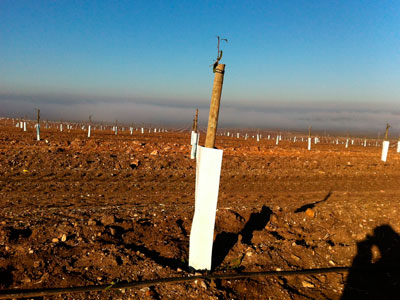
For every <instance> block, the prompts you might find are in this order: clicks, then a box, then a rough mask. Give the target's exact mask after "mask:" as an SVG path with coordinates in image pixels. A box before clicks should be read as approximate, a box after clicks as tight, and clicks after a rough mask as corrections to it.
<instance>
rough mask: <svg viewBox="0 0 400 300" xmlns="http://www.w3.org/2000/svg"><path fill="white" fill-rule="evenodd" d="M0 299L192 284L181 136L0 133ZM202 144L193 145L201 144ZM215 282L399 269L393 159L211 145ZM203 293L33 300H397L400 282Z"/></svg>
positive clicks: (245, 283)
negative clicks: (215, 170)
mask: <svg viewBox="0 0 400 300" xmlns="http://www.w3.org/2000/svg"><path fill="white" fill-rule="evenodd" d="M0 130H1V131H0V206H1V212H0V287H1V289H3V290H4V289H13V288H45V287H69V286H84V285H91V284H106V283H110V284H111V283H112V282H132V281H140V280H147V279H157V278H166V277H179V276H188V275H189V273H190V272H189V270H188V268H187V260H188V244H189V234H190V227H191V220H192V217H193V211H194V182H195V167H196V166H195V162H194V161H193V160H191V159H190V146H189V145H188V144H189V142H190V136H189V133H188V132H186V133H179V132H173V133H172V132H171V133H151V134H149V133H145V134H141V133H140V132H134V134H133V135H130V134H129V132H128V131H124V132H120V133H119V135H117V136H116V135H114V134H113V133H112V132H111V131H107V132H106V131H102V132H100V131H93V132H92V137H91V138H90V139H89V138H87V137H86V133H84V132H83V131H78V130H70V131H66V130H64V132H62V133H60V132H59V131H58V130H56V129H44V130H42V131H43V132H42V140H41V141H36V140H35V133H34V131H33V129H32V128H30V129H29V130H28V132H22V131H21V129H19V128H13V127H11V126H4V125H3V126H2V127H1V128H0ZM203 139H204V134H202V138H201V144H202V142H203ZM217 148H220V149H224V156H223V165H222V172H221V183H220V194H219V202H218V211H217V219H216V226H215V242H214V255H213V272H214V273H237V272H249V271H268V270H299V269H309V268H325V267H334V266H351V265H352V264H353V263H354V264H355V265H359V266H371V265H372V266H384V267H385V266H387V265H389V266H393V265H396V264H399V263H400V239H399V236H398V233H400V219H399V211H400V205H399V204H400V202H399V195H400V154H397V153H396V152H395V149H394V148H391V149H390V152H389V157H388V162H387V163H383V162H381V161H380V151H381V148H380V147H375V146H369V147H366V148H364V147H361V146H350V147H349V149H345V148H344V145H342V144H339V145H336V144H331V143H328V142H327V141H325V140H324V139H323V140H322V143H320V144H318V145H313V149H312V151H307V150H306V143H305V142H303V143H301V142H298V143H293V142H289V141H281V143H280V144H279V145H278V146H276V145H275V142H274V141H272V140H271V141H268V140H266V139H265V137H264V138H263V139H262V140H261V141H260V142H259V143H257V142H256V140H255V139H248V140H244V139H243V138H241V139H236V138H229V137H218V139H217ZM348 274H349V273H344V272H342V273H340V272H339V273H329V274H317V275H299V276H279V277H267V278H266V277H259V278H251V279H240V280H213V281H207V280H204V281H203V280H198V281H196V282H191V283H179V284H167V285H165V284H164V285H155V286H151V287H149V288H142V289H139V288H138V289H126V290H117V291H104V292H101V293H100V292H92V293H77V294H66V295H60V296H51V297H45V298H37V299H357V298H363V299H391V298H393V299H396V298H398V297H395V294H394V293H395V292H398V291H399V284H400V280H399V274H398V273H396V272H383V273H382V272H380V273H377V272H373V271H371V272H363V273H357V272H355V271H350V275H348Z"/></svg>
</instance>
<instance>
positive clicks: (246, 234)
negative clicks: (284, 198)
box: [211, 205, 272, 270]
mask: <svg viewBox="0 0 400 300" xmlns="http://www.w3.org/2000/svg"><path fill="white" fill-rule="evenodd" d="M271 214H272V210H271V209H270V208H269V207H267V206H265V205H263V207H262V209H261V211H260V212H257V213H252V214H251V215H250V218H249V220H248V221H247V223H246V224H245V225H244V227H243V229H242V230H241V231H239V232H238V233H233V232H226V231H223V232H221V233H219V234H218V235H217V236H216V238H215V240H214V244H213V250H212V263H211V266H212V267H211V269H212V270H215V269H216V268H217V267H218V266H219V265H221V264H222V262H223V261H224V259H225V257H226V256H227V255H228V253H229V251H230V250H231V249H232V248H233V247H234V246H235V244H236V243H237V242H238V239H239V235H241V236H242V243H243V244H247V245H249V246H250V245H251V244H252V243H251V240H252V238H253V232H254V231H255V230H262V229H264V227H265V226H266V225H267V223H268V222H269V219H270V217H271Z"/></svg>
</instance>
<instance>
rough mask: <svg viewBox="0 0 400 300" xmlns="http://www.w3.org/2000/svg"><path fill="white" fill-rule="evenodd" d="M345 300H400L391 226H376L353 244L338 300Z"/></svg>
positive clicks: (399, 248) (397, 241)
mask: <svg viewBox="0 0 400 300" xmlns="http://www.w3.org/2000/svg"><path fill="white" fill-rule="evenodd" d="M374 248H375V249H374ZM377 250H379V251H377ZM378 252H379V255H378ZM349 299H400V235H398V234H397V233H396V232H395V231H394V230H393V228H392V227H391V226H389V225H382V226H378V227H376V228H375V229H374V235H373V236H367V238H366V239H365V240H363V241H360V242H358V243H357V255H356V256H355V258H354V260H353V264H352V266H351V269H350V272H349V275H348V277H347V282H346V285H345V288H344V291H343V294H342V297H341V300H349Z"/></svg>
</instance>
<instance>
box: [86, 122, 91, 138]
mask: <svg viewBox="0 0 400 300" xmlns="http://www.w3.org/2000/svg"><path fill="white" fill-rule="evenodd" d="M91 127H92V126H90V125H89V126H88V130H87V137H88V138H90V129H91Z"/></svg>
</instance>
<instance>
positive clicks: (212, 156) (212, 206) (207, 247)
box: [189, 146, 223, 270]
mask: <svg viewBox="0 0 400 300" xmlns="http://www.w3.org/2000/svg"><path fill="white" fill-rule="evenodd" d="M222 154H223V150H219V149H211V148H205V147H201V146H198V148H197V167H196V192H195V209H194V217H193V223H192V229H191V231H190V245H189V266H190V267H192V268H194V269H196V270H211V258H212V247H213V239H214V225H215V214H216V210H217V202H218V191H219V180H220V174H221V165H222Z"/></svg>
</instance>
